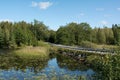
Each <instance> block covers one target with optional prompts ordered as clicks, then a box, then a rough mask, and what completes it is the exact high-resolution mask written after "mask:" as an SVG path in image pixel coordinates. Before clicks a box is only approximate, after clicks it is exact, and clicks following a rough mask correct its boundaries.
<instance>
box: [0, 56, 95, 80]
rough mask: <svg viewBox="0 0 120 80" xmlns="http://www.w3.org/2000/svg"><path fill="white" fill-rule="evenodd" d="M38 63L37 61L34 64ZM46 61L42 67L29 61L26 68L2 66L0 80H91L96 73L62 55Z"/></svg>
mask: <svg viewBox="0 0 120 80" xmlns="http://www.w3.org/2000/svg"><path fill="white" fill-rule="evenodd" d="M13 63H15V62H13ZM36 63H37V61H36V62H34V63H32V65H33V64H36ZM44 63H45V64H43V62H42V63H41V64H40V65H39V66H42V67H37V65H36V66H29V65H27V64H29V63H27V64H26V67H25V68H24V69H22V68H19V67H18V68H16V67H14V66H13V67H10V68H7V69H5V68H4V69H2V68H1V69H0V80H61V79H62V80H64V79H65V80H79V79H80V78H85V79H87V80H91V78H92V77H91V76H92V75H93V74H94V71H93V70H92V69H91V68H89V67H87V66H86V65H84V64H82V63H79V62H77V61H75V60H73V59H71V58H68V57H64V56H62V55H59V56H55V57H53V58H50V59H49V60H47V61H45V62H44ZM21 65H24V63H21ZM81 76H82V77H81Z"/></svg>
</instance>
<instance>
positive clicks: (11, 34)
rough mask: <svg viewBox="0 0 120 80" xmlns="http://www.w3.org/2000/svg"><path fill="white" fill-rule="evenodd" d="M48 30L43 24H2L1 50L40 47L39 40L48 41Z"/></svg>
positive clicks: (0, 25) (0, 31)
mask: <svg viewBox="0 0 120 80" xmlns="http://www.w3.org/2000/svg"><path fill="white" fill-rule="evenodd" d="M48 32H49V31H48V28H47V26H45V25H44V24H43V23H42V22H40V21H37V20H34V23H26V22H25V21H21V22H15V23H11V22H0V48H16V47H20V46H24V45H33V46H37V45H38V40H44V41H47V39H48Z"/></svg>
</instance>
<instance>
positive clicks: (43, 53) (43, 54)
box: [13, 41, 50, 59]
mask: <svg viewBox="0 0 120 80" xmlns="http://www.w3.org/2000/svg"><path fill="white" fill-rule="evenodd" d="M38 45H39V46H36V47H33V46H25V47H22V48H19V49H17V50H14V51H13V54H15V55H16V56H18V57H20V58H26V59H34V58H42V59H45V58H47V57H48V56H49V48H50V46H49V44H48V43H46V42H43V41H39V42H38Z"/></svg>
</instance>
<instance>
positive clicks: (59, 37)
mask: <svg viewBox="0 0 120 80" xmlns="http://www.w3.org/2000/svg"><path fill="white" fill-rule="evenodd" d="M83 42H90V43H91V42H92V43H97V44H108V45H120V25H117V24H115V25H112V28H107V27H104V28H94V29H92V28H91V27H90V25H89V24H87V23H80V24H77V23H70V24H67V25H65V26H61V27H60V28H59V29H58V30H57V31H56V43H59V44H65V45H82V43H83Z"/></svg>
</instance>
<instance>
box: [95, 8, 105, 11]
mask: <svg viewBox="0 0 120 80" xmlns="http://www.w3.org/2000/svg"><path fill="white" fill-rule="evenodd" d="M104 10H105V9H104V8H96V11H104Z"/></svg>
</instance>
